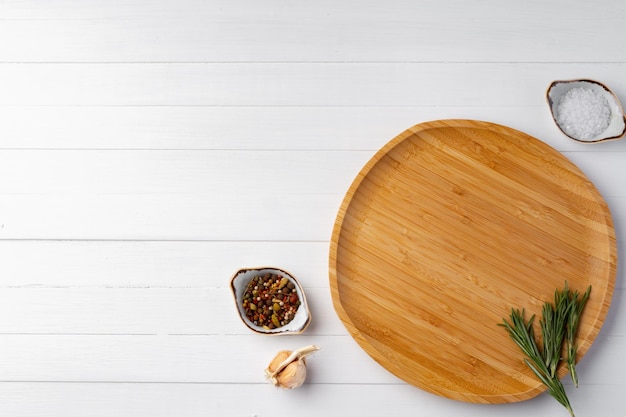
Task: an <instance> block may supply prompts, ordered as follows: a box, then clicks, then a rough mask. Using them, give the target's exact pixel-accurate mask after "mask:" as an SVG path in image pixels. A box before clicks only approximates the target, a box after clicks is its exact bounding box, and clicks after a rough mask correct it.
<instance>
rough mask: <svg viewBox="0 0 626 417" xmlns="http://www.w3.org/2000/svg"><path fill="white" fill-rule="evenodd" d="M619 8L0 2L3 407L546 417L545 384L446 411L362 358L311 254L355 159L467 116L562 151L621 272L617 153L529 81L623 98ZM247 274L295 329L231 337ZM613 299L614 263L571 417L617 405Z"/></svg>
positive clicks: (624, 326)
mask: <svg viewBox="0 0 626 417" xmlns="http://www.w3.org/2000/svg"><path fill="white" fill-rule="evenodd" d="M625 4H626V3H624V2H622V1H619V0H598V1H579V0H575V1H551V2H550V1H547V2H546V1H540V0H536V1H518V2H511V1H502V0H482V1H465V0H454V1H441V0H432V1H414V0H407V1H394V0H391V1H385V2H379V1H371V0H367V1H365V0H359V1H356V0H350V1H336V0H328V1H327V0H323V1H309V2H301V1H280V0H266V1H252V0H246V1H234V0H223V1H222V0H220V1H218V0H184V1H182V0H171V1H165V0H159V1H154V0H143V1H142V0H107V1H101V0H85V1H70V0H26V1H19V0H0V179H1V180H0V415H2V416H7V417H9V416H10V417H17V416H45V417H57V416H58V417H72V416H77V417H78V416H80V417H84V416H107V417H110V416H133V417H143V416H146V417H155V416H249V417H251V416H277V415H281V414H282V413H285V415H298V416H319V415H355V416H356V415H360V416H379V415H412V416H451V417H452V416H455V417H456V416H476V417H478V416H480V417H490V416H494V417H495V416H497V417H504V416H510V417H522V416H524V417H525V416H528V415H546V416H547V415H550V416H566V415H567V413H566V411H565V409H563V408H562V407H561V406H560V405H558V404H557V403H556V402H555V401H554V400H553V399H552V398H550V397H548V396H547V395H541V396H539V397H537V398H535V399H533V400H530V401H526V402H523V403H515V404H507V405H477V404H468V403H463V402H457V401H452V400H448V399H444V398H441V397H438V396H435V395H432V394H428V393H426V392H424V391H421V390H419V389H417V388H414V387H412V386H409V385H407V384H405V383H403V382H402V381H400V380H398V379H396V378H395V377H393V376H392V375H391V374H389V373H388V372H387V371H385V370H384V369H383V368H381V367H380V366H379V365H377V364H376V363H374V362H373V361H372V360H371V359H370V358H369V357H368V356H367V355H366V354H365V353H364V352H363V351H362V350H361V349H360V348H359V347H358V346H357V344H356V343H355V342H354V341H353V339H352V338H351V337H350V336H349V335H348V334H347V332H346V330H345V328H344V327H343V325H342V324H341V322H340V321H339V319H338V318H337V316H336V314H335V312H334V310H333V306H332V303H331V299H330V293H329V284H328V249H329V240H330V234H331V230H332V225H333V222H334V219H335V216H336V214H337V209H338V207H339V204H340V202H341V200H342V198H343V196H344V193H345V192H346V191H347V188H348V186H349V184H350V183H351V181H352V179H353V178H354V176H355V175H356V174H357V172H358V171H359V170H360V168H361V167H362V166H363V165H364V164H365V162H366V161H367V160H368V159H369V158H370V157H371V156H372V155H373V154H374V153H375V152H376V150H378V149H379V148H380V147H382V146H383V145H384V144H385V143H386V142H387V141H388V140H390V139H391V138H393V137H394V136H395V135H396V134H398V133H399V132H401V131H403V130H404V129H406V128H408V127H409V126H412V125H413V124H416V123H419V122H423V121H427V120H433V119H445V118H469V119H480V120H486V121H491V122H495V123H501V124H505V125H507V126H510V127H512V128H515V129H518V130H522V131H524V132H526V133H529V134H531V135H533V136H535V137H537V138H539V139H541V140H543V141H545V142H547V143H548V144H550V145H551V146H553V147H555V148H556V149H558V150H559V151H561V152H563V153H564V154H565V155H566V156H567V157H568V158H570V159H571V160H572V161H573V162H575V163H576V164H577V165H578V166H579V167H580V168H581V169H582V170H583V171H584V172H585V173H586V174H587V176H588V177H589V178H590V179H591V180H592V181H593V182H594V183H595V184H596V186H597V187H598V189H599V190H600V191H601V193H602V194H603V196H604V197H605V199H606V201H607V202H608V204H609V207H610V208H611V210H612V213H613V220H614V222H615V227H616V233H617V238H618V247H619V248H620V255H621V258H623V257H624V255H626V253H624V250H623V246H624V243H626V242H624V235H625V233H626V186H625V183H626V140H623V141H615V142H610V143H605V144H599V145H586V144H578V143H574V142H573V141H570V140H568V139H567V138H565V137H564V136H563V135H562V134H561V133H560V132H559V131H558V130H557V128H556V126H555V125H554V124H553V122H552V120H551V118H550V115H549V112H548V108H547V105H546V103H545V90H546V88H547V86H548V85H549V83H550V82H551V81H552V80H555V79H569V78H580V77H588V78H594V79H597V80H599V81H602V82H604V83H606V84H607V85H609V86H610V87H611V88H612V89H613V90H614V91H615V92H616V93H617V94H618V96H620V98H621V99H622V100H626V48H624V40H625V39H626V6H625ZM262 265H274V266H280V267H283V268H285V269H287V270H289V271H291V272H292V273H294V274H295V275H296V276H297V277H298V278H299V279H300V280H301V282H302V283H303V285H304V286H305V289H306V292H307V295H308V299H309V302H310V306H311V310H312V314H313V323H312V325H311V326H310V328H309V329H308V330H307V332H306V333H305V334H303V335H299V336H289V337H274V338H267V337H261V336H258V335H255V334H252V333H251V332H249V331H248V330H247V329H246V328H245V327H244V326H243V325H242V324H241V323H240V322H239V320H238V318H237V316H236V313H235V309H234V303H233V301H232V299H231V295H230V292H229V289H228V281H229V278H230V276H231V275H232V274H233V273H234V272H235V271H236V270H237V269H238V268H240V267H244V266H246V267H252V266H262ZM624 302H626V292H625V287H624V284H623V268H621V266H620V267H619V269H618V278H617V285H616V290H615V293H614V297H613V304H612V307H611V310H610V312H609V315H608V318H607V320H606V323H605V326H604V327H603V329H602V331H601V333H600V336H599V338H598V339H597V340H596V343H595V344H594V346H593V347H592V348H591V350H590V351H589V352H588V354H587V356H585V358H584V359H583V361H582V362H581V363H580V366H579V374H580V380H581V387H580V388H579V389H578V390H576V391H575V392H574V389H573V387H572V386H571V383H569V382H568V381H566V388H567V389H568V391H569V392H570V398H571V401H572V404H573V406H574V409H575V410H576V411H577V415H578V417H584V416H594V417H612V416H624V415H625V414H626V406H624V404H623V400H622V397H623V395H624V392H626V362H625V361H624V360H623V357H624V352H625V351H626V350H625V349H626V317H625V316H626V310H625V307H624V306H623V304H624ZM312 343H314V344H317V345H319V346H321V347H322V350H321V351H320V352H319V353H318V354H317V355H316V356H315V357H313V358H311V360H310V361H309V364H310V366H309V378H308V380H307V383H306V385H305V386H303V387H302V388H300V389H298V390H296V391H279V390H276V389H275V388H274V387H272V386H270V385H269V384H268V383H267V382H266V381H265V379H264V376H263V369H264V368H265V366H266V364H267V362H268V361H269V360H270V359H271V357H272V356H273V355H274V353H275V352H277V351H278V350H281V349H283V348H297V347H300V346H304V345H307V344H312ZM486 343H488V341H486ZM286 410H288V411H289V413H291V412H293V414H288V411H286Z"/></svg>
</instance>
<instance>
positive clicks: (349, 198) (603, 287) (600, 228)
mask: <svg viewBox="0 0 626 417" xmlns="http://www.w3.org/2000/svg"><path fill="white" fill-rule="evenodd" d="M616 264H617V254H616V243H615V231H614V228H613V223H612V220H611V215H610V212H609V209H608V207H607V205H606V203H605V201H604V200H603V198H602V196H601V195H600V193H599V192H598V191H597V189H596V188H595V187H594V185H593V184H592V183H591V182H590V181H589V180H588V179H587V178H586V177H585V175H584V174H583V173H582V172H581V171H580V170H579V169H578V168H577V167H576V166H575V165H574V164H572V163H571V162H570V161H568V160H567V159H566V158H565V157H564V156H563V155H561V154H560V153H559V152H557V151H556V150H554V149H552V148H551V147H549V146H548V145H546V144H544V143H542V142H541V141H539V140H537V139H535V138H533V137H531V136H528V135H526V134H524V133H522V132H519V131H516V130H513V129H511V128H508V127H505V126H500V125H496V124H492V123H486V122H479V121H471V120H440V121H433V122H428V123H423V124H419V125H416V126H414V127H412V128H411V129H409V130H407V131H405V132H403V133H402V134H400V135H399V136H397V137H396V138H394V139H393V140H392V141H390V142H389V143H388V144H387V145H386V146H385V147H383V148H382V149H381V150H380V151H378V153H376V155H375V156H374V157H373V158H372V159H371V160H370V161H369V162H368V163H367V164H366V165H365V167H364V168H363V169H362V170H361V172H360V173H359V174H358V176H357V177H356V179H355V180H354V182H353V184H352V186H351V187H350V189H349V190H348V192H347V194H346V196H345V199H344V201H343V203H342V205H341V208H340V210H339V214H338V216H337V220H336V223H335V227H334V230H333V234H332V239H331V247H330V268H329V272H330V287H331V294H332V299H333V304H334V307H335V310H336V311H337V314H338V315H339V318H340V319H341V320H342V321H343V323H344V325H345V326H346V328H347V329H348V331H349V332H350V334H351V335H352V337H353V338H354V339H355V340H356V341H357V342H358V344H359V345H360V346H361V347H362V348H363V349H364V350H365V351H366V352H367V353H368V354H369V355H370V356H371V357H372V358H373V359H374V360H376V361H377V362H379V363H380V364H381V365H382V366H383V367H385V368H386V369H387V370H389V371H390V372H392V373H393V374H395V375H396V376H398V377H399V378H401V379H403V380H404V381H406V382H408V383H410V384H412V385H415V386H417V387H419V388H422V389H424V390H426V391H429V392H432V393H435V394H438V395H441V396H444V397H448V398H452V399H456V400H462V401H468V402H476V403H503V402H514V401H521V400H526V399H529V398H532V397H534V396H536V395H537V394H539V393H540V392H542V391H544V386H543V385H542V384H541V383H540V382H539V381H538V379H537V378H536V377H535V376H534V375H533V374H532V372H531V371H530V370H529V369H528V368H527V366H526V365H525V364H524V362H523V360H522V359H523V354H522V352H521V351H520V350H519V348H518V347H517V345H515V344H514V342H513V341H512V340H511V339H510V338H509V335H508V334H507V333H506V331H505V330H504V329H503V328H502V327H501V326H498V323H502V320H503V318H507V319H508V317H509V314H510V312H511V308H512V307H515V308H525V309H526V314H527V318H528V317H530V315H531V314H537V316H538V317H541V306H542V304H543V302H544V301H552V300H553V297H554V291H555V290H556V289H562V288H563V286H564V284H565V281H567V282H568V284H569V287H570V289H572V290H578V291H579V292H581V293H582V292H584V291H585V290H586V288H587V286H588V285H592V291H591V297H590V298H589V301H588V303H587V306H586V309H585V311H584V313H583V317H582V321H581V327H580V331H579V350H578V353H579V358H580V357H582V356H583V355H584V354H585V352H587V350H588V349H589V347H590V346H591V344H592V342H593V340H594V339H595V338H596V336H597V335H598V332H599V331H600V327H601V326H602V323H603V321H604V318H605V317H606V314H607V311H608V308H609V305H610V302H611V296H612V293H613V287H614V284H615V275H616ZM537 321H538V320H537ZM565 373H566V369H565V368H562V369H561V370H560V375H561V376H563V375H565ZM581 383H582V384H584V380H583V381H581Z"/></svg>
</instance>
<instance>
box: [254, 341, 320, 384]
mask: <svg viewBox="0 0 626 417" xmlns="http://www.w3.org/2000/svg"><path fill="white" fill-rule="evenodd" d="M319 349H320V348H319V347H317V346H315V345H310V346H305V347H302V348H300V349H297V350H294V351H293V352H292V351H289V350H282V351H280V352H278V353H277V354H276V356H274V359H272V361H271V362H270V364H269V365H268V367H267V369H265V377H266V378H267V379H268V380H269V381H270V382H271V383H272V384H273V385H274V386H277V387H279V388H284V389H294V388H298V387H299V386H301V385H302V384H303V383H304V381H305V379H306V360H305V358H306V357H307V356H309V355H311V354H313V353H315V352H317V351H318V350H319Z"/></svg>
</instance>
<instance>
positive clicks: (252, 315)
mask: <svg viewBox="0 0 626 417" xmlns="http://www.w3.org/2000/svg"><path fill="white" fill-rule="evenodd" d="M298 307H300V299H299V297H298V293H297V291H296V285H295V284H294V283H293V282H292V281H291V280H290V279H289V278H287V277H284V276H282V275H277V274H270V273H266V274H265V275H262V276H261V275H259V276H256V277H254V278H252V279H251V280H250V283H248V286H247V287H246V290H245V291H244V293H243V309H244V311H245V312H246V317H247V318H248V320H250V321H251V322H252V323H253V324H255V325H256V326H260V327H263V328H264V329H266V330H271V329H276V328H278V327H282V326H284V325H285V324H287V323H289V322H290V321H291V320H293V318H294V317H295V315H296V311H297V310H298Z"/></svg>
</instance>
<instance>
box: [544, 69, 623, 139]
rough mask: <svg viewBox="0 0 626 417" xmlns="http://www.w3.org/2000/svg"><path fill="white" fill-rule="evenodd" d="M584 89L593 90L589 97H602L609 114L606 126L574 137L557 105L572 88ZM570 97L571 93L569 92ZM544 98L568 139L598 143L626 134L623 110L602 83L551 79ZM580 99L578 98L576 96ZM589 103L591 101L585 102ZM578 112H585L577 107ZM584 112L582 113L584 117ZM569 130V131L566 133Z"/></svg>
mask: <svg viewBox="0 0 626 417" xmlns="http://www.w3.org/2000/svg"><path fill="white" fill-rule="evenodd" d="M576 88H579V89H586V90H590V91H591V92H593V94H592V95H591V98H602V97H603V98H604V99H606V104H607V107H608V110H609V111H610V114H609V115H608V116H607V118H608V120H606V123H605V124H606V128H605V129H603V130H601V131H598V132H594V133H595V134H593V135H589V137H584V138H583V137H576V136H575V135H574V134H573V133H572V130H571V129H567V128H566V127H565V126H564V123H565V122H563V118H562V117H560V114H559V106H560V104H561V103H562V100H563V98H564V97H565V96H566V94H568V93H569V92H570V91H571V90H573V89H576ZM570 97H571V94H570ZM546 98H547V100H548V106H550V112H551V113H552V119H554V122H555V123H556V125H557V126H558V128H559V129H560V130H561V132H563V134H564V135H566V136H567V137H568V138H570V139H574V140H576V141H578V142H584V143H598V142H603V141H607V140H615V139H620V138H621V137H622V136H624V134H626V122H625V118H624V110H623V108H622V105H621V104H620V102H619V100H618V98H617V96H616V95H615V94H614V93H613V92H612V91H611V90H610V89H609V88H608V87H607V86H605V85H604V84H602V83H600V82H598V81H594V80H588V79H579V80H563V81H553V82H552V84H550V86H549V87H548V91H547V92H546ZM578 100H580V98H578ZM585 104H588V105H591V103H585ZM578 112H581V113H585V112H584V110H583V109H579V110H578ZM585 116H586V114H583V117H585ZM568 131H569V133H568Z"/></svg>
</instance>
